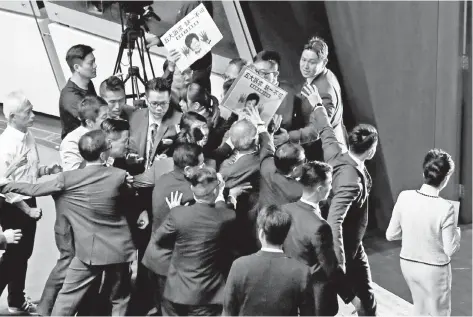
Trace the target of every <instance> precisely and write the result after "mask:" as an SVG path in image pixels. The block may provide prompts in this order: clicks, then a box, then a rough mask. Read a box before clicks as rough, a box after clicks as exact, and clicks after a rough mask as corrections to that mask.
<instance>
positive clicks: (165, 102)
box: [148, 100, 169, 107]
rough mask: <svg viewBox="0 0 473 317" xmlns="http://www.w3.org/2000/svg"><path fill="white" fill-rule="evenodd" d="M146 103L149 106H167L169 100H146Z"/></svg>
mask: <svg viewBox="0 0 473 317" xmlns="http://www.w3.org/2000/svg"><path fill="white" fill-rule="evenodd" d="M148 103H149V105H150V106H153V107H158V106H159V107H166V106H169V101H162V102H155V101H153V102H151V101H149V100H148Z"/></svg>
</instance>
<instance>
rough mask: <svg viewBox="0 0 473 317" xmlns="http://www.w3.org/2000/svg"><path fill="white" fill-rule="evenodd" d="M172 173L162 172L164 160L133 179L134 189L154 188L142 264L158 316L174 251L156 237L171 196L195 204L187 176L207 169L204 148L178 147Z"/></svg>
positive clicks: (184, 145) (183, 145) (189, 145)
mask: <svg viewBox="0 0 473 317" xmlns="http://www.w3.org/2000/svg"><path fill="white" fill-rule="evenodd" d="M173 161H174V166H173V170H172V171H170V172H168V173H165V174H164V175H163V173H162V172H161V169H162V167H161V166H160V165H161V163H162V161H157V162H156V163H155V164H154V165H153V168H151V169H149V170H146V172H145V173H143V174H141V175H137V176H135V177H134V181H133V186H134V187H135V188H142V187H152V188H153V199H152V211H153V220H152V234H151V239H150V241H149V243H148V246H147V248H146V251H145V253H144V256H143V260H142V264H143V265H144V266H145V267H146V268H147V269H148V270H149V272H148V275H149V281H150V286H151V288H152V289H151V292H152V293H153V302H154V306H155V308H156V310H157V312H158V313H161V301H162V294H163V292H164V285H165V284H166V277H167V275H168V270H169V264H170V262H171V255H172V248H163V247H159V246H158V245H157V243H156V234H155V232H156V231H157V230H158V228H159V226H160V225H161V224H162V223H163V222H164V220H165V219H166V217H167V215H168V214H169V211H170V209H169V207H168V205H167V203H166V199H168V198H170V196H171V194H172V193H174V192H176V191H178V192H179V193H181V195H182V196H181V202H182V203H183V204H188V203H190V204H193V203H194V194H193V193H192V191H191V187H190V186H191V185H190V182H189V180H188V177H189V176H190V175H192V174H193V172H194V170H195V169H196V168H199V167H202V166H204V155H203V153H202V148H201V147H200V146H198V145H197V144H188V143H185V144H179V145H178V146H177V147H176V148H175V150H174V153H173Z"/></svg>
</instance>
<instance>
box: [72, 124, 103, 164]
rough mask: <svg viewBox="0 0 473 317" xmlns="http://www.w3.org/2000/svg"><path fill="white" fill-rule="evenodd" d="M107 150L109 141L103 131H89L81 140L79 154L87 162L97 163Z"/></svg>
mask: <svg viewBox="0 0 473 317" xmlns="http://www.w3.org/2000/svg"><path fill="white" fill-rule="evenodd" d="M107 149H108V144H107V139H106V136H105V132H103V131H102V130H93V131H89V132H87V133H86V134H84V135H83V136H82V137H81V138H80V139H79V153H80V155H81V156H82V157H83V158H84V160H86V161H87V162H93V161H97V160H98V159H99V158H100V154H101V153H102V152H105V151H106V150H107Z"/></svg>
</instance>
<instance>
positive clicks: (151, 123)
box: [145, 113, 162, 166]
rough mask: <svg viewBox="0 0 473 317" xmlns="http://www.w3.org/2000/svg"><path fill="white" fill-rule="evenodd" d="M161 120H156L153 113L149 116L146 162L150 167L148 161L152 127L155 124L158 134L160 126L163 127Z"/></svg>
mask: <svg viewBox="0 0 473 317" xmlns="http://www.w3.org/2000/svg"><path fill="white" fill-rule="evenodd" d="M161 122H162V121H161V120H156V119H155V118H154V117H153V115H151V113H150V114H149V116H148V136H147V137H146V152H145V155H146V161H145V166H148V160H149V154H150V152H149V151H150V147H151V131H152V129H151V126H152V125H153V124H156V125H157V126H156V132H157V131H158V128H159V126H160V125H161Z"/></svg>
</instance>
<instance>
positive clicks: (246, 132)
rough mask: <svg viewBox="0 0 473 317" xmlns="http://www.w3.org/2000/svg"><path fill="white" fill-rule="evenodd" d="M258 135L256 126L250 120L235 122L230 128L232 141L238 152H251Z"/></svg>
mask: <svg viewBox="0 0 473 317" xmlns="http://www.w3.org/2000/svg"><path fill="white" fill-rule="evenodd" d="M256 133H257V129H256V127H255V126H254V124H253V123H251V121H249V120H248V119H243V120H240V121H237V122H235V123H234V124H233V125H232V127H231V128H230V140H231V141H232V143H233V145H234V146H235V149H236V150H239V151H245V150H249V149H251V147H252V146H253V145H254V139H255V136H256Z"/></svg>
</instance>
